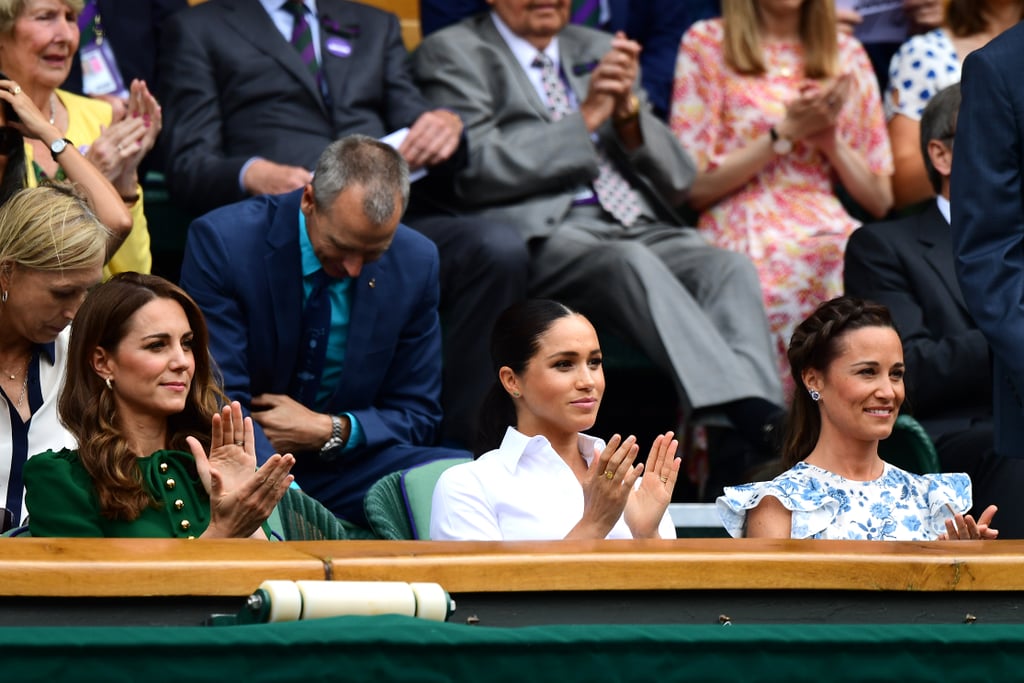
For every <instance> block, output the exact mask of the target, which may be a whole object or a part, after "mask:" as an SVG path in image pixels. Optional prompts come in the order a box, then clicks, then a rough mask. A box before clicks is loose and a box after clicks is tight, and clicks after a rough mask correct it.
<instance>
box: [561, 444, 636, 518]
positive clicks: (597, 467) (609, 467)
mask: <svg viewBox="0 0 1024 683" xmlns="http://www.w3.org/2000/svg"><path fill="white" fill-rule="evenodd" d="M639 450H640V448H639V446H637V445H636V437H635V436H630V437H627V438H626V439H625V440H623V438H622V437H621V436H619V435H618V434H615V435H614V436H612V438H610V439H608V444H607V445H606V446H605V448H604V450H603V451H601V452H600V453H597V452H595V453H594V459H593V460H592V461H591V462H590V467H588V468H587V471H586V473H585V474H584V475H583V476H582V477H581V478H580V484H581V485H582V486H583V517H582V518H581V519H580V521H579V522H578V523H577V524H576V526H575V527H573V529H572V531H570V532H569V535H568V536H566V538H604V537H605V536H607V535H608V532H609V531H611V530H612V527H614V526H615V523H616V522H618V521H619V517H621V516H622V510H623V508H625V506H626V502H627V501H628V500H629V495H630V493H631V492H632V490H633V485H634V484H635V483H636V480H637V477H639V476H640V474H641V473H642V472H643V470H644V466H643V463H641V464H639V465H637V466H636V467H633V461H634V460H636V454H637V452H639Z"/></svg>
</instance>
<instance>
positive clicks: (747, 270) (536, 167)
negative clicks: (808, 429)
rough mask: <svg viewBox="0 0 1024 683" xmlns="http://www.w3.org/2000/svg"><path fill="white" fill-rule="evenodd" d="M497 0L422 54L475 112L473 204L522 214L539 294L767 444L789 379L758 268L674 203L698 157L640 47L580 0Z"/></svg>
mask: <svg viewBox="0 0 1024 683" xmlns="http://www.w3.org/2000/svg"><path fill="white" fill-rule="evenodd" d="M489 1H490V3H491V5H492V9H493V12H490V13H485V14H481V15H478V16H475V17H472V18H470V19H467V20H465V21H463V22H461V23H459V24H456V25H454V26H450V27H448V28H446V29H444V30H442V31H439V32H437V33H434V34H432V35H430V36H428V37H427V38H426V39H425V40H424V42H423V43H422V44H421V46H420V48H419V49H418V50H417V52H416V53H415V54H414V55H413V74H414V77H415V79H416V80H417V82H418V83H419V85H420V88H421V90H422V91H423V92H424V94H425V95H426V96H427V98H428V99H429V100H431V101H432V102H433V104H434V105H435V106H440V107H446V108H449V109H452V110H453V111H456V112H458V113H459V115H460V116H461V117H462V120H463V121H464V122H465V124H466V130H467V132H468V135H469V161H468V163H467V165H466V167H465V168H463V169H461V170H460V171H459V172H458V173H457V174H456V177H455V192H456V196H457V200H458V201H459V202H460V205H461V207H463V208H472V209H475V210H477V211H479V212H480V213H481V214H482V215H484V216H488V217H493V218H499V219H501V220H507V221H513V222H515V223H516V225H518V227H519V229H520V231H521V232H522V235H523V237H524V238H525V239H526V240H527V241H528V243H529V247H530V253H531V264H532V269H531V276H530V284H529V287H530V293H531V295H534V296H544V297H551V298H555V299H560V300H563V301H565V302H566V303H568V304H569V305H572V306H574V307H576V308H578V309H579V310H581V311H582V312H584V313H586V314H587V315H588V316H589V317H591V319H593V320H594V322H595V324H596V325H598V326H599V327H605V328H611V329H614V330H616V331H617V332H619V333H621V334H623V335H624V336H626V337H628V338H630V339H631V340H632V341H633V342H635V343H636V344H637V345H638V346H640V347H641V348H642V349H643V351H644V352H645V353H646V354H647V355H648V356H649V357H650V358H651V359H652V361H654V362H655V363H656V364H657V365H658V366H659V367H661V368H663V369H664V370H665V371H666V372H669V373H670V374H671V376H672V377H673V378H674V379H675V381H676V386H677V388H678V391H679V393H680V396H681V398H682V400H683V405H684V407H685V408H686V409H687V410H688V411H715V412H720V413H724V414H725V415H726V416H727V417H728V418H729V419H730V421H731V422H732V423H733V425H734V426H735V427H736V428H737V430H738V431H739V432H740V433H741V434H742V435H743V436H744V437H746V438H747V439H748V440H749V441H751V442H752V443H753V444H754V445H755V446H758V447H762V449H763V447H764V437H765V433H764V428H765V426H766V425H769V426H772V423H773V421H775V420H777V419H778V418H779V416H780V413H781V408H780V407H779V402H780V401H781V389H780V382H779V377H778V376H777V374H776V371H775V369H774V365H773V358H772V352H771V346H770V342H769V337H768V326H767V321H766V319H765V313H764V309H763V308H762V304H761V293H760V288H759V284H758V279H757V274H756V273H755V271H754V268H753V266H752V265H751V264H750V262H749V261H748V260H747V259H746V257H744V256H741V255H739V254H735V253H732V252H728V251H724V250H720V249H717V248H714V247H711V246H709V245H708V244H707V243H706V242H705V241H704V240H703V238H702V237H701V236H700V235H699V234H698V233H697V232H696V231H695V230H694V229H693V228H688V227H685V226H684V224H683V222H682V220H681V219H680V217H679V216H678V215H677V213H676V212H675V210H674V208H673V207H675V206H678V205H679V204H681V203H682V202H683V201H684V199H685V197H686V192H687V190H688V188H689V186H690V184H691V183H692V181H693V178H694V175H695V172H696V171H695V167H694V164H693V161H692V160H691V159H690V157H689V156H688V155H687V154H686V153H685V152H684V151H683V150H682V148H681V147H680V146H679V144H678V142H677V141H676V140H675V138H674V137H673V136H672V134H671V132H670V131H669V130H668V129H667V128H666V127H665V125H664V124H663V123H662V122H661V121H659V120H658V119H657V118H656V117H654V116H653V115H652V114H651V113H650V112H649V110H648V107H647V105H646V101H645V100H646V98H645V96H644V93H643V92H642V91H641V90H640V89H639V87H638V86H637V85H636V81H637V76H638V67H637V63H638V59H639V52H640V47H639V45H638V44H637V43H636V42H634V41H632V40H629V39H627V38H626V37H625V36H623V35H622V34H621V33H620V34H616V35H615V36H610V35H608V34H605V33H602V32H599V31H595V30H592V29H588V28H584V27H580V26H571V25H568V18H569V0H556V2H555V3H549V4H547V5H544V6H540V5H537V4H535V3H531V2H529V1H528V0H489Z"/></svg>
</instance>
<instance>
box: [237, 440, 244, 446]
mask: <svg viewBox="0 0 1024 683" xmlns="http://www.w3.org/2000/svg"><path fill="white" fill-rule="evenodd" d="M235 445H236V446H244V445H245V442H244V441H236V442H235Z"/></svg>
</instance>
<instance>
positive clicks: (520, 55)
mask: <svg viewBox="0 0 1024 683" xmlns="http://www.w3.org/2000/svg"><path fill="white" fill-rule="evenodd" d="M491 20H492V21H494V27H495V28H496V29H498V33H499V34H501V37H502V38H504V40H505V43H506V44H507V45H508V48H509V49H510V50H512V54H513V55H515V58H516V61H517V62H519V65H520V66H521V67H523V71H525V72H526V73H528V74H529V73H531V72H533V71H536V69H534V68H533V59H534V57H536V56H537V53H538V52H543V53H544V54H546V55H547V56H548V58H549V59H550V60H551V61H552V63H553V64H554V65H555V69H556V70H558V69H559V68H560V66H561V65H560V63H559V58H558V36H555V37H554V38H552V39H551V42H550V43H548V46H547V47H546V48H544V49H543V50H538V49H537V48H536V47H534V46H533V45H531V44H530V43H529V42H527V41H526V40H525V39H524V38H520V37H519V36H517V35H516V34H515V33H513V32H512V29H510V28H509V27H508V24H506V23H505V22H504V21H502V20H501V17H499V16H498V14H497V13H496V12H491Z"/></svg>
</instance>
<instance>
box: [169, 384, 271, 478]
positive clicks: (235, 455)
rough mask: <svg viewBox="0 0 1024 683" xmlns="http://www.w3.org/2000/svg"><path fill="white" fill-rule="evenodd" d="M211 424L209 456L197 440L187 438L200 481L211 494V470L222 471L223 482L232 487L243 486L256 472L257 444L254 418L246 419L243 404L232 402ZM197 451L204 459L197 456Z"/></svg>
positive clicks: (214, 417) (215, 416)
mask: <svg viewBox="0 0 1024 683" xmlns="http://www.w3.org/2000/svg"><path fill="white" fill-rule="evenodd" d="M211 422H212V427H211V428H210V454H209V455H208V456H207V455H206V453H205V452H204V451H203V447H202V445H201V444H200V443H199V441H198V440H197V439H195V438H194V437H188V439H186V440H187V441H188V444H189V447H190V449H191V451H192V455H193V456H195V458H196V467H197V468H198V469H199V478H200V479H201V480H202V482H203V487H204V488H205V489H206V492H207V493H210V492H211V487H210V468H211V467H212V468H214V469H216V470H217V471H218V472H220V475H221V480H222V482H224V485H225V486H227V487H229V488H234V487H235V486H237V485H239V484H240V483H241V482H243V481H244V480H245V479H247V478H249V477H250V476H251V475H252V473H253V472H254V471H255V470H256V443H255V438H254V437H253V426H252V418H251V417H246V418H244V419H243V418H242V404H241V403H239V402H238V401H232V402H231V405H227V406H224V407H223V408H221V412H220V413H215V414H214V415H213V418H212V420H211ZM197 450H198V451H199V452H200V453H202V456H200V455H198V454H197Z"/></svg>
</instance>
